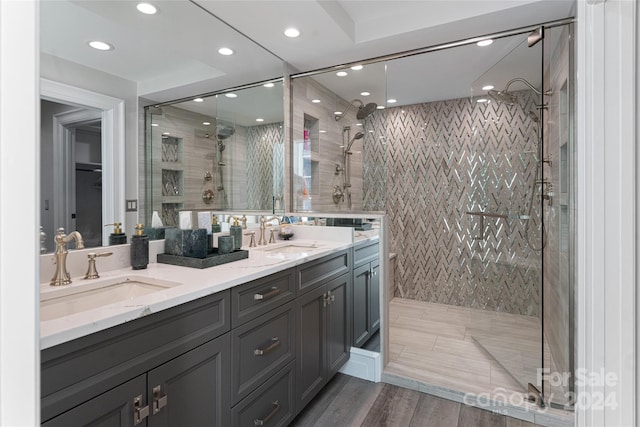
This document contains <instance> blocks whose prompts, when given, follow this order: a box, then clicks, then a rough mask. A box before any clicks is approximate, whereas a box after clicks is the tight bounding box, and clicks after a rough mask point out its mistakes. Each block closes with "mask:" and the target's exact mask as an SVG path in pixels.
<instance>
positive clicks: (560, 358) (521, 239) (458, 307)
mask: <svg viewBox="0 0 640 427" xmlns="http://www.w3.org/2000/svg"><path fill="white" fill-rule="evenodd" d="M565 24H566V22H565V23H562V24H558V25H557V26H556V27H554V28H545V31H544V38H543V39H542V42H540V43H537V44H536V45H534V46H533V47H529V46H528V43H527V38H528V37H527V36H528V35H529V33H530V32H531V31H532V30H533V28H530V29H526V30H521V31H514V32H513V33H511V34H509V35H505V34H501V35H499V36H497V37H495V38H494V39H493V44H491V45H490V46H488V47H478V46H477V45H476V44H475V43H473V42H471V41H470V42H469V43H468V44H466V45H463V46H462V45H461V44H462V43H457V46H455V47H451V46H450V45H448V46H446V47H438V48H425V49H424V51H423V52H419V53H414V54H407V55H406V56H394V57H391V58H388V59H386V60H382V61H381V62H379V63H378V62H375V63H373V62H372V63H369V64H367V65H365V68H364V70H362V71H367V67H370V69H369V73H370V74H369V76H372V75H375V74H376V73H377V75H378V76H379V78H380V82H379V83H380V84H378V86H375V85H373V84H372V81H371V80H366V81H362V82H360V81H359V80H358V76H359V75H355V74H354V77H353V79H352V80H351V81H350V82H349V85H348V87H346V86H345V85H344V80H338V79H336V78H335V69H331V70H326V72H324V73H318V74H317V75H316V74H314V75H310V74H309V73H306V74H305V75H301V76H299V77H297V76H295V75H294V76H292V88H293V93H292V98H293V99H294V100H295V102H294V104H293V109H294V111H293V114H292V117H293V118H294V120H293V123H292V129H293V132H292V135H293V139H294V140H295V139H296V138H299V139H301V138H302V135H303V121H302V120H297V121H296V119H295V118H296V117H303V118H305V119H306V118H308V117H315V118H319V125H318V126H317V129H319V131H318V132H319V133H318V134H317V136H318V137H319V139H318V140H319V147H318V149H317V150H316V151H313V150H312V151H311V153H310V159H311V162H313V164H314V166H317V170H318V176H320V177H323V176H324V177H326V176H328V175H329V174H332V175H333V176H334V179H333V181H331V180H329V179H323V180H321V181H314V182H318V189H319V191H318V196H315V197H314V199H313V203H314V205H313V210H314V211H316V212H324V211H327V212H336V211H338V212H340V211H341V209H343V207H344V206H345V205H343V204H341V203H340V200H343V199H342V198H341V197H342V193H345V194H344V201H345V202H347V194H346V191H345V189H348V190H349V192H350V195H351V198H352V200H353V205H354V206H358V205H361V206H363V208H364V212H362V214H364V213H365V212H367V211H385V213H386V219H385V222H386V224H387V227H388V228H387V236H388V245H389V246H388V253H394V254H396V256H395V262H394V267H393V268H394V271H393V273H392V281H393V284H392V285H391V289H390V290H389V291H388V292H389V294H390V295H389V299H388V301H387V305H386V308H387V309H388V317H387V318H386V321H385V322H386V324H385V326H384V327H383V328H382V330H383V331H384V330H385V329H387V330H388V334H389V336H388V340H387V341H386V343H385V342H383V348H384V347H387V351H388V354H387V355H385V364H386V366H385V368H384V373H383V380H388V381H390V382H396V383H398V384H405V385H407V384H408V385H416V384H418V385H419V388H420V390H423V391H425V390H426V391H429V392H433V393H442V395H443V396H444V395H446V396H447V397H449V396H452V395H455V396H458V398H459V399H462V398H464V399H466V400H465V401H466V402H470V401H473V400H469V399H470V397H472V396H483V397H484V398H488V399H489V401H492V402H493V401H494V399H498V400H499V399H500V398H501V397H500V396H502V398H503V399H507V400H510V401H511V402H518V399H519V400H520V403H521V405H520V406H524V407H527V408H529V407H532V408H535V407H536V405H535V404H532V403H531V402H529V400H528V398H529V397H530V396H529V395H530V390H529V388H528V385H529V383H531V384H532V385H534V386H536V388H537V389H538V390H539V391H540V392H541V393H542V394H543V399H544V403H545V405H561V406H562V405H565V404H566V403H567V400H566V396H568V395H567V394H566V393H567V392H570V391H571V385H568V386H567V387H565V388H556V389H552V388H549V387H548V385H549V382H544V381H542V382H539V381H538V378H536V374H537V373H538V372H539V371H538V370H539V369H549V370H550V371H551V372H557V373H561V374H563V375H565V374H568V375H572V373H573V360H572V354H573V353H572V345H573V329H572V328H573V319H572V316H573V311H572V308H571V307H572V301H573V299H572V286H573V284H572V276H571V273H570V272H571V268H572V264H571V258H572V256H573V246H572V236H573V233H574V230H573V228H572V227H573V222H572V215H573V212H574V211H575V208H574V204H573V187H572V184H571V182H572V181H571V179H572V176H573V171H572V169H571V165H572V158H573V155H574V153H575V150H574V149H573V145H572V135H573V134H572V132H571V123H572V121H571V114H572V110H571V108H570V105H571V104H570V102H569V101H567V100H570V99H571V98H570V95H567V94H570V93H571V82H572V72H571V69H570V67H569V65H568V64H569V63H570V55H569V47H570V46H571V43H572V38H571V37H570V32H571V28H570V25H568V26H565ZM471 63H473V64H474V66H473V67H469V66H467V64H471ZM436 64H437V65H436ZM378 65H379V68H378V69H375V66H378ZM347 66H348V64H345V67H347ZM350 78H351V74H350ZM563 79H564V80H563ZM494 87H495V90H494ZM551 88H552V89H553V90H552V89H551ZM563 88H565V89H563ZM363 91H366V92H368V93H369V94H368V95H367V96H368V97H367V98H362V100H361V99H359V98H360V97H359V96H358V95H359V94H360V93H361V92H363ZM362 96H364V95H362ZM563 97H564V98H563ZM391 99H395V100H397V101H396V102H392V103H389V102H388V101H389V100H391ZM559 99H564V100H565V101H564V104H560V103H559ZM363 100H366V102H369V100H371V101H374V102H375V103H377V104H378V105H381V106H383V108H380V109H377V108H376V109H374V108H373V107H369V108H368V109H367V108H366V106H367V105H369V104H365V102H363ZM559 105H562V106H559ZM354 107H355V108H354ZM356 108H357V109H358V112H359V113H361V114H360V115H359V116H358V115H357V114H354V112H355V109H356ZM367 110H369V111H367ZM370 111H375V113H373V114H370V115H368V116H366V114H367V113H368V112H370ZM363 116H366V120H362V119H361V117H363ZM327 117H329V120H328V121H327V120H326V118H327ZM331 117H333V118H334V120H330V118H331ZM355 119H359V120H362V122H361V123H358V122H356V120H355ZM355 126H358V127H357V128H356V127H355ZM310 129H312V130H313V129H315V128H313V127H311V128H310ZM360 133H362V138H360V141H363V142H364V143H363V144H362V148H360V144H359V143H358V142H357V141H358V139H356V138H355V136H360ZM298 135H300V136H298ZM312 135H313V134H312ZM354 147H355V148H354ZM349 152H352V153H353V154H351V155H349V154H348V153H349ZM360 159H362V163H361V164H360V163H356V161H359V160H360ZM349 160H351V162H352V164H351V168H350V167H349V164H348V162H349ZM360 174H361V175H360ZM343 176H344V177H345V178H346V179H347V180H346V181H341V180H342V177H343ZM325 182H326V183H329V182H330V183H331V186H329V185H324V183H325ZM343 182H346V184H352V185H351V186H350V187H348V186H347V187H345V186H344V184H343ZM332 195H333V196H334V198H333V200H332V198H331V196H332ZM327 196H329V197H327ZM336 200H337V201H336ZM294 202H295V200H294ZM296 207H297V208H298V209H300V208H301V211H304V205H303V204H295V203H294V209H296ZM543 261H544V262H543ZM383 307H384V306H383ZM385 340H386V339H385ZM383 341H384V340H383ZM443 390H445V391H443ZM533 394H534V395H535V393H533ZM538 397H539V396H538ZM485 401H486V400H485ZM542 401H543V400H542V399H538V403H542ZM516 406H517V405H516ZM494 408H495V407H494ZM567 408H570V405H569V406H567Z"/></svg>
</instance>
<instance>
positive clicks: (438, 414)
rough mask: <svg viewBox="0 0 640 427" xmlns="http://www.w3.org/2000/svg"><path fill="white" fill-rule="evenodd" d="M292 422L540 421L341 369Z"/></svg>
mask: <svg viewBox="0 0 640 427" xmlns="http://www.w3.org/2000/svg"><path fill="white" fill-rule="evenodd" d="M290 425H291V426H296V427H311V426H315V427H329V426H340V427H347V426H354V427H357V426H362V427H376V426H388V427H418V426H425V427H427V426H434V427H538V425H537V424H531V423H529V422H526V421H521V420H517V419H515V418H510V417H506V416H504V415H500V414H496V413H492V412H489V411H485V410H482V409H479V408H475V407H472V406H467V405H463V404H461V403H456V402H454V401H451V400H446V399H441V398H439V397H435V396H432V395H429V394H425V393H421V392H418V391H414V390H409V389H406V388H402V387H398V386H394V385H391V384H385V383H373V382H369V381H365V380H361V379H359V378H355V377H351V376H348V375H344V374H337V375H336V376H335V377H334V378H333V379H332V380H331V381H330V382H329V384H327V386H326V387H325V388H324V389H323V390H322V391H321V392H320V394H318V396H316V398H315V399H314V400H313V401H312V402H311V403H310V404H309V406H307V407H306V408H305V409H304V410H303V411H302V412H301V413H300V414H299V415H298V416H297V417H296V419H295V420H293V422H292V423H291V424H290Z"/></svg>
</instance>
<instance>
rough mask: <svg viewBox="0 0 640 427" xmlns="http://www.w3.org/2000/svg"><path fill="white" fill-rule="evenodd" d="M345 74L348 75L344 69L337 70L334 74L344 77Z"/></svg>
mask: <svg viewBox="0 0 640 427" xmlns="http://www.w3.org/2000/svg"><path fill="white" fill-rule="evenodd" d="M346 75H348V73H347V72H346V71H338V72H337V73H336V76H338V77H344V76H346Z"/></svg>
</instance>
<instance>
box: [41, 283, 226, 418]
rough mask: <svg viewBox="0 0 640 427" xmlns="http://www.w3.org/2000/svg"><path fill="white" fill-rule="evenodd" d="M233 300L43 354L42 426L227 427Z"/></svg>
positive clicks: (193, 306)
mask: <svg viewBox="0 0 640 427" xmlns="http://www.w3.org/2000/svg"><path fill="white" fill-rule="evenodd" d="M229 300H230V292H229V291H224V292H219V293H217V294H214V295H210V296H208V297H205V298H200V299H198V300H196V301H192V302H189V303H186V304H182V305H179V306H177V307H173V308H170V309H167V310H163V311H161V312H159V313H155V314H152V315H148V316H145V317H142V318H140V319H137V320H135V321H132V322H127V323H124V324H122V325H118V326H116V327H113V328H109V329H106V330H103V331H100V332H96V333H94V334H90V335H88V336H85V337H82V338H79V339H76V340H73V341H70V342H67V343H64V344H60V345H58V346H55V347H51V348H48V349H46V350H43V351H42V352H41V419H42V420H43V421H45V424H44V425H47V426H49V425H51V426H57V425H60V426H62V425H65V426H71V425H87V424H89V425H101V426H120V425H142V426H165V425H187V424H180V423H178V422H177V421H175V420H181V419H186V420H202V423H204V424H202V423H200V422H197V423H196V422H193V423H191V425H211V426H226V425H228V422H229V420H230V414H231V412H230V408H229V405H230V402H229V401H230V392H229V390H230V387H231V378H230V373H229V366H230V362H231V361H230V357H231V353H230V346H231V345H230V338H229V333H228V331H229V330H230V323H231V322H230V320H231V319H230V318H231V316H230V311H229ZM139 381H142V385H141V386H140V384H139ZM134 386H135V387H134ZM156 387H159V388H158V389H157V390H154V389H156ZM165 396H167V397H166V399H164V397H165ZM165 402H166V405H165ZM154 405H155V407H156V410H155V412H154ZM96 408H98V409H96ZM147 409H148V414H147ZM118 414H121V415H118ZM136 414H138V415H139V421H140V422H139V423H138V424H135V422H134V417H135V416H136ZM125 415H126V416H125ZM78 420H87V422H86V423H85V422H79V421H78ZM173 421H175V422H176V423H174V422H173ZM205 421H206V422H205Z"/></svg>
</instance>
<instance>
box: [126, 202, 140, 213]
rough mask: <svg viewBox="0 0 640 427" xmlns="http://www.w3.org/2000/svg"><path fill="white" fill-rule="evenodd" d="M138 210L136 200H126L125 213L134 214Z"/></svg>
mask: <svg viewBox="0 0 640 427" xmlns="http://www.w3.org/2000/svg"><path fill="white" fill-rule="evenodd" d="M137 210H138V201H137V200H127V212H136V211H137Z"/></svg>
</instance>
